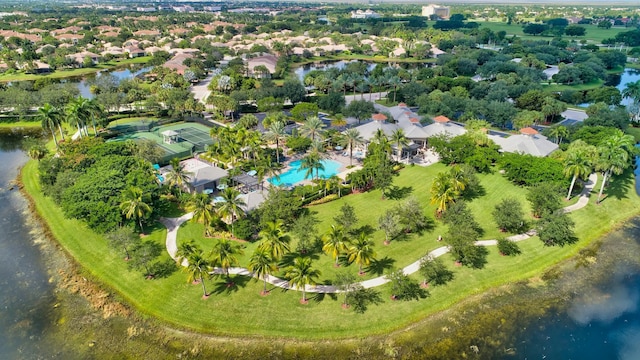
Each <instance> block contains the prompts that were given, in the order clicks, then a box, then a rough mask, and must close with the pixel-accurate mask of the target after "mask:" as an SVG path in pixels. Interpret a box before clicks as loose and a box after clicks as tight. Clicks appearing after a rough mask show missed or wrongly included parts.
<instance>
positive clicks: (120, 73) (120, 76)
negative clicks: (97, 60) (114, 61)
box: [78, 66, 153, 99]
mask: <svg viewBox="0 0 640 360" xmlns="http://www.w3.org/2000/svg"><path fill="white" fill-rule="evenodd" d="M151 69H153V67H150V66H148V67H144V68H142V69H138V70H132V69H121V70H114V71H107V72H102V71H99V72H97V73H96V74H95V75H91V76H90V77H93V76H100V75H102V74H103V73H107V74H110V75H113V76H114V77H115V78H116V79H117V80H118V82H120V81H122V80H125V79H132V78H134V77H136V76H138V75H141V74H144V73H147V72H149V71H151ZM90 77H88V78H90ZM88 78H83V79H82V80H80V81H79V82H78V90H80V95H81V96H83V97H85V98H88V99H91V98H93V94H92V93H91V89H90V87H91V86H90V85H89V82H88V81H87V79H88Z"/></svg>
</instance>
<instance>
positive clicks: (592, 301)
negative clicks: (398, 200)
mask: <svg viewBox="0 0 640 360" xmlns="http://www.w3.org/2000/svg"><path fill="white" fill-rule="evenodd" d="M614 274H615V276H613V277H612V279H610V282H609V283H608V284H607V286H606V287H605V288H598V287H590V288H588V289H584V290H585V291H584V293H583V294H582V295H581V296H580V297H578V298H577V299H574V301H573V304H572V305H571V307H570V308H569V310H568V311H567V314H568V315H569V317H571V319H573V320H574V321H576V322H577V323H579V324H581V325H587V324H590V323H592V322H594V321H597V322H602V323H604V324H610V323H611V322H612V321H614V320H615V319H617V318H619V317H621V316H622V315H624V314H625V313H634V312H636V311H637V310H638V300H639V299H640V292H638V289H637V288H634V287H630V286H629V285H631V284H629V283H628V275H627V274H625V273H624V272H623V271H622V269H620V270H616V271H615V272H614Z"/></svg>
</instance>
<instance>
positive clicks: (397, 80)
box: [389, 75, 402, 104]
mask: <svg viewBox="0 0 640 360" xmlns="http://www.w3.org/2000/svg"><path fill="white" fill-rule="evenodd" d="M401 83H402V79H400V77H399V76H395V75H394V76H390V77H389V85H391V86H393V103H394V104H395V102H396V94H397V93H398V85H400V84H401Z"/></svg>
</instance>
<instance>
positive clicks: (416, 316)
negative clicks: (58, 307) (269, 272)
mask: <svg viewBox="0 0 640 360" xmlns="http://www.w3.org/2000/svg"><path fill="white" fill-rule="evenodd" d="M23 170H24V169H21V171H20V176H19V179H20V181H21V182H20V184H21V192H22V193H23V196H25V199H27V201H28V203H29V204H30V208H32V209H33V210H35V211H34V213H35V214H36V215H37V219H38V221H39V222H40V223H42V224H43V227H44V228H46V230H47V234H48V237H50V239H51V240H53V241H54V242H55V243H56V244H58V246H59V247H61V248H62V249H63V250H64V253H65V255H70V260H71V261H72V262H73V263H74V264H75V266H76V271H77V272H82V271H83V270H85V271H86V270H89V269H86V268H85V267H84V266H83V265H82V264H81V263H79V262H78V260H77V259H75V258H74V257H73V255H72V254H71V253H70V252H69V251H68V249H66V248H65V246H64V245H63V243H62V242H61V241H60V240H59V239H58V238H56V237H55V236H54V234H53V232H52V230H51V229H50V228H49V223H47V221H46V220H45V219H44V218H43V217H42V216H41V215H40V213H39V211H38V210H37V205H36V203H35V199H34V198H33V197H32V196H31V194H30V193H29V192H28V191H27V189H25V188H24V185H23V182H22V181H23ZM638 215H640V211H637V212H634V213H631V214H629V216H628V217H626V218H624V219H622V220H620V221H618V222H616V223H615V224H611V226H609V227H608V228H607V229H606V231H600V232H598V234H597V236H593V235H594V233H590V235H591V236H589V239H588V241H587V242H585V243H584V244H583V245H582V246H580V247H576V248H573V249H572V251H571V252H570V253H569V254H567V256H565V257H563V258H562V259H560V260H559V261H558V262H555V263H553V264H552V265H550V266H548V267H545V269H544V271H542V272H539V273H537V274H535V275H533V276H527V277H526V278H522V279H516V280H513V281H510V282H508V283H503V284H499V285H497V286H491V287H489V288H487V289H480V290H477V289H476V291H473V292H471V293H469V294H467V296H466V297H464V298H461V299H457V300H455V302H454V304H453V305H449V306H446V307H444V308H442V309H433V310H432V311H429V313H428V314H426V315H423V314H420V311H417V310H416V311H414V312H413V313H412V314H413V316H412V318H411V320H410V321H409V322H408V323H406V324H404V323H403V324H401V325H399V326H398V327H395V328H394V329H393V330H391V331H389V332H383V333H369V334H366V333H365V334H355V335H352V336H348V337H344V336H340V335H338V336H337V337H335V338H334V339H335V340H337V341H352V340H355V339H358V338H362V337H379V336H385V334H391V333H400V332H403V331H405V330H407V329H410V328H412V327H414V326H416V325H417V324H419V323H421V322H428V321H429V320H430V319H432V318H433V317H438V316H440V314H441V313H443V312H447V311H455V309H457V308H458V307H459V306H460V305H461V304H464V303H467V302H468V301H471V300H473V298H475V297H477V296H484V295H485V294H489V293H493V292H496V291H498V289H500V288H502V287H505V286H506V287H510V286H512V285H513V284H517V283H520V282H523V281H524V282H528V281H531V280H532V279H536V278H539V277H540V276H543V275H544V273H546V272H548V271H549V270H550V269H553V268H554V267H557V266H558V264H561V263H563V262H566V260H567V259H571V258H575V257H576V255H577V254H578V253H579V252H581V251H583V250H584V249H585V248H588V247H590V246H592V244H594V243H595V242H597V241H598V239H600V238H602V237H603V236H604V235H606V234H607V233H610V232H612V231H615V230H617V229H619V228H620V227H622V226H624V225H625V224H626V223H627V222H628V221H629V220H630V219H632V218H634V217H637V216H638ZM525 256H526V255H525ZM90 281H91V282H93V283H95V284H96V285H97V286H99V287H100V288H101V289H103V290H106V291H109V292H113V293H115V294H116V297H117V298H121V299H124V302H122V301H119V300H117V302H119V303H121V304H122V303H123V304H125V305H126V306H127V307H128V308H131V309H133V311H134V313H136V314H140V315H142V314H144V315H143V316H145V317H146V316H150V317H152V318H153V319H154V320H155V321H159V322H160V323H161V324H163V326H168V327H169V328H171V329H174V330H176V331H185V332H189V333H197V334H201V335H203V336H213V337H228V338H234V339H236V338H238V339H255V338H279V339H282V338H286V339H288V340H291V341H294V342H300V341H312V342H315V341H321V339H318V338H300V337H298V336H295V335H292V336H291V337H289V336H283V335H265V334H256V335H248V334H228V333H224V332H219V331H214V332H213V333H212V332H207V331H199V330H198V329H194V328H191V327H190V326H189V325H188V324H178V323H174V322H171V321H170V320H169V319H165V318H162V317H158V316H156V315H155V314H152V313H149V312H146V311H144V310H143V309H140V308H138V307H137V306H136V305H135V304H132V303H129V301H128V299H127V298H126V295H124V294H120V293H119V292H118V291H117V290H116V289H114V288H111V286H110V285H109V284H108V283H105V282H103V281H102V279H99V278H95V276H93V275H92V276H91V279H90ZM426 301H428V300H426Z"/></svg>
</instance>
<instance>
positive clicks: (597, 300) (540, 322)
mask: <svg viewBox="0 0 640 360" xmlns="http://www.w3.org/2000/svg"><path fill="white" fill-rule="evenodd" d="M606 237H607V238H608V239H607V241H608V244H606V245H604V246H603V247H604V248H605V249H606V250H605V251H608V252H611V253H615V252H616V251H619V252H620V256H619V258H617V259H615V256H614V259H613V260H612V261H611V262H610V264H608V265H607V266H606V267H603V268H600V269H599V270H596V271H595V272H602V271H603V269H604V271H605V272H606V275H604V276H603V277H602V278H600V279H598V280H597V281H587V282H586V286H584V287H581V288H580V289H579V290H578V291H577V292H575V293H573V294H571V295H568V296H569V297H570V300H569V301H568V303H567V306H566V308H565V309H564V310H563V311H559V312H554V311H551V312H549V313H548V315H546V316H543V317H540V318H538V319H535V320H533V321H531V322H530V323H527V324H524V325H523V329H525V330H524V331H523V332H522V333H521V334H519V336H518V337H517V340H516V341H515V343H514V344H513V345H514V346H515V347H517V349H518V351H517V356H508V357H505V359H515V358H517V359H594V360H595V359H620V360H637V359H640V269H639V268H638V257H637V256H638V251H639V250H640V219H638V218H636V219H634V220H632V221H630V222H629V223H628V224H627V226H625V227H624V229H621V230H618V231H615V232H613V233H611V234H609V235H607V236H606ZM615 247H620V248H621V249H620V250H616V249H615ZM623 251H626V252H627V253H628V255H625V254H624V253H622V252H623ZM633 257H635V259H633ZM596 259H597V260H595V261H596V262H598V261H599V260H600V257H599V255H598V257H596ZM630 259H631V261H629V260H630ZM592 266H594V267H596V268H597V265H592ZM583 270H585V272H588V271H589V269H586V268H583Z"/></svg>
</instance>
